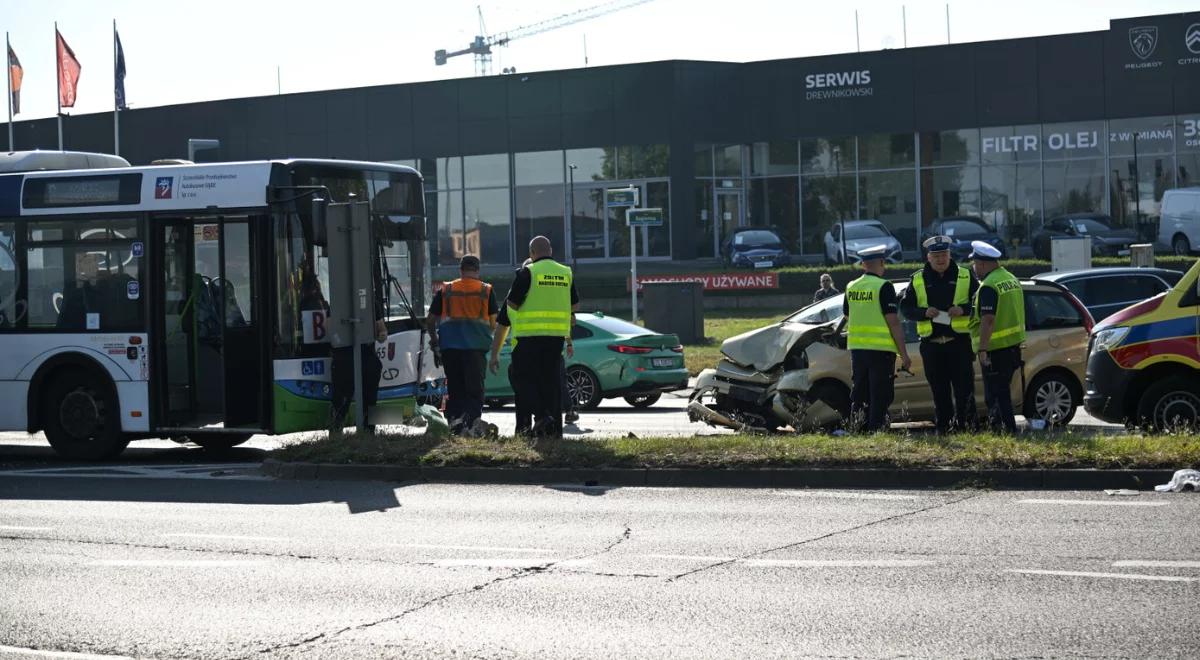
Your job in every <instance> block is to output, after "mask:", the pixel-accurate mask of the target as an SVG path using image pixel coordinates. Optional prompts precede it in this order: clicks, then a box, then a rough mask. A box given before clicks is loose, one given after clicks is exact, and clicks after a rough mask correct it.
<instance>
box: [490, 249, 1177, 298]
mask: <svg viewBox="0 0 1200 660" xmlns="http://www.w3.org/2000/svg"><path fill="white" fill-rule="evenodd" d="M1195 262H1196V259H1195V257H1174V256H1169V257H1168V256H1162V257H1156V258H1155V261H1154V265H1155V266H1156V267H1158V268H1171V269H1174V270H1179V271H1187V269H1188V268H1191V266H1192V264H1194V263H1195ZM922 263H923V262H905V263H900V264H888V267H887V277H888V278H889V279H900V278H905V277H908V276H909V275H910V274H912V272H913V271H915V270H917V269H919V268H921V266H922ZM1092 265H1093V266H1128V265H1129V258H1128V257H1100V258H1095V259H1092ZM1004 266H1005V267H1006V268H1008V269H1009V270H1010V271H1012V273H1013V274H1014V275H1016V276H1017V277H1032V276H1034V275H1037V274H1039V273H1045V272H1047V271H1049V270H1050V262H1049V261H1044V260H1041V259H1009V260H1006V261H1005V262H1004ZM647 271H649V272H653V271H650V269H649V268H648V269H647ZM671 272H672V273H676V272H680V273H684V272H685V273H688V274H692V273H730V272H741V273H746V272H750V271H747V270H740V271H738V270H733V269H696V270H687V271H681V270H678V269H677V268H676V269H673V270H672V271H671ZM773 272H777V273H779V288H778V289H758V290H752V291H706V292H705V293H704V295H706V296H754V295H773V294H804V295H808V294H811V293H812V292H814V291H816V290H817V289H818V288H819V287H820V278H821V273H829V274H830V275H832V276H833V282H834V285H835V286H836V287H837V288H838V289H839V290H842V289H845V288H846V284H847V283H848V282H850V281H851V280H853V279H854V278H856V277H858V276H859V275H860V274H861V273H862V269H861V267H859V266H857V265H839V266H822V265H813V266H789V267H787V268H778V269H774V271H773ZM628 277H629V275H628V273H623V272H619V273H611V272H609V273H603V274H601V273H588V272H587V270H586V268H581V269H580V271H579V272H578V273H577V274H576V277H575V280H576V285H577V286H578V288H579V295H580V296H581V297H583V298H620V297H623V296H628V295H629V291H628V290H627V289H626V288H625V281H626V279H627V278H628ZM493 283H494V284H495V285H496V286H497V287H498V290H500V291H507V290H508V285H509V282H507V281H505V282H500V281H496V280H494V281H493Z"/></svg>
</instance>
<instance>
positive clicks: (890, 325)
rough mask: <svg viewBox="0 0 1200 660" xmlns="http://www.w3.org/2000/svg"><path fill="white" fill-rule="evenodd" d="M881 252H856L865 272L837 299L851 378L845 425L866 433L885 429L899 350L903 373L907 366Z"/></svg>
mask: <svg viewBox="0 0 1200 660" xmlns="http://www.w3.org/2000/svg"><path fill="white" fill-rule="evenodd" d="M886 254H887V246H886V245H876V246H874V247H869V248H867V249H865V250H859V251H858V258H859V259H861V260H862V268H863V271H865V272H864V273H863V275H862V277H859V278H858V279H856V280H854V281H853V282H851V283H850V284H849V285H847V286H846V297H845V300H844V302H843V303H842V313H843V314H845V316H846V337H847V341H846V346H847V348H849V349H850V370H851V377H852V378H853V380H854V387H853V389H852V390H851V391H850V420H851V425H852V426H854V427H858V426H860V425H861V428H862V430H864V431H868V432H871V431H879V430H886V429H887V427H888V421H887V412H888V407H889V406H891V405H892V398H893V397H894V395H895V387H894V386H895V383H894V380H895V370H896V354H897V353H899V354H900V365H901V367H900V368H901V369H903V370H905V371H907V370H908V368H909V367H910V366H911V365H912V360H910V359H909V357H908V348H907V347H906V346H905V344H904V330H903V329H902V328H901V327H900V319H899V318H898V317H897V316H896V311H897V300H896V288H895V287H894V286H892V283H891V282H888V281H887V280H885V279H883V272H884V255H886ZM864 418H865V419H864ZM864 422H865V423H864Z"/></svg>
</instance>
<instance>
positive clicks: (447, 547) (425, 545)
mask: <svg viewBox="0 0 1200 660" xmlns="http://www.w3.org/2000/svg"><path fill="white" fill-rule="evenodd" d="M390 545H391V547H394V548H421V549H427V550H478V551H479V552H554V551H553V550H550V549H549V548H498V547H493V546H486V545H437V544H434V543H392V544H390Z"/></svg>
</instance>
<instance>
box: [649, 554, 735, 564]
mask: <svg viewBox="0 0 1200 660" xmlns="http://www.w3.org/2000/svg"><path fill="white" fill-rule="evenodd" d="M642 556H643V557H645V558H647V559H667V560H672V561H699V562H713V563H716V562H722V561H733V560H734V559H736V557H706V556H703V555H642Z"/></svg>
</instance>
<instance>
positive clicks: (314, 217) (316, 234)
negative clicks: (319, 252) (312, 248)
mask: <svg viewBox="0 0 1200 660" xmlns="http://www.w3.org/2000/svg"><path fill="white" fill-rule="evenodd" d="M328 208H329V200H326V199H324V198H321V197H313V200H312V213H310V214H309V215H308V224H309V227H308V235H309V236H311V237H312V243H313V245H317V246H320V247H325V246H327V245H329V235H328V233H327V231H326V227H327V226H328V224H327V223H326V215H327V214H326V210H327V209H328Z"/></svg>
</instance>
